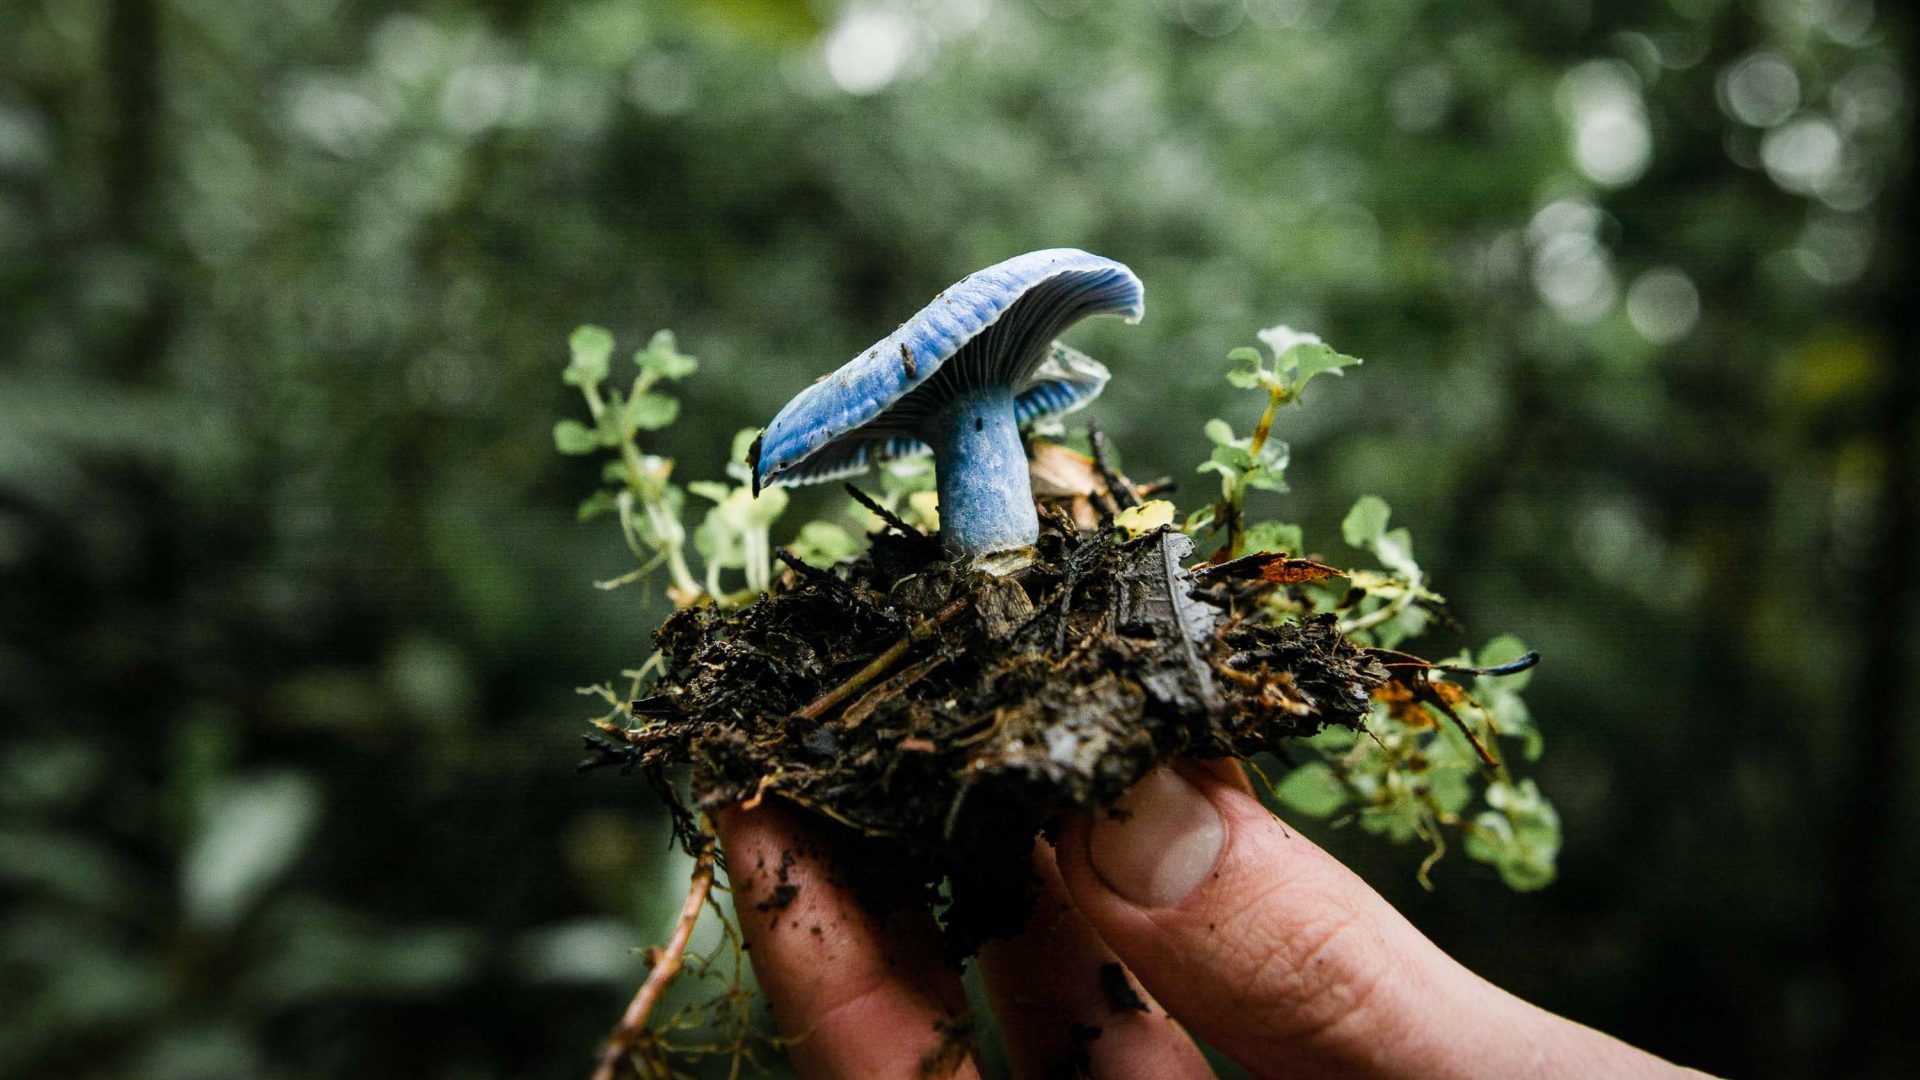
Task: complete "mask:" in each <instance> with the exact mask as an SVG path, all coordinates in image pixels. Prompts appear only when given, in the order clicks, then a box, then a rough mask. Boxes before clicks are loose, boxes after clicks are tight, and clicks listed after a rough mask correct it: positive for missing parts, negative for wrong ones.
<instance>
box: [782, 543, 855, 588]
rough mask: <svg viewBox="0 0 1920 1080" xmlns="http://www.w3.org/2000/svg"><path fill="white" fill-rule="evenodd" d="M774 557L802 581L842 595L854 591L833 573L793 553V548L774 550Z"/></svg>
mask: <svg viewBox="0 0 1920 1080" xmlns="http://www.w3.org/2000/svg"><path fill="white" fill-rule="evenodd" d="M773 557H774V558H776V559H779V560H780V561H781V562H783V563H786V564H787V569H789V570H792V571H793V572H794V573H795V574H796V575H798V576H799V577H800V578H801V579H802V580H805V581H808V582H811V583H812V584H815V585H818V586H820V587H821V588H823V589H827V590H829V591H832V592H837V593H842V594H845V593H849V592H852V591H853V589H852V587H851V586H849V585H848V584H847V583H846V582H844V581H841V580H840V579H839V578H837V577H835V576H833V575H832V574H831V573H829V572H827V571H825V570H822V569H820V568H819V567H817V566H814V565H813V564H812V563H809V562H807V561H806V560H805V559H802V558H801V557H800V556H798V555H795V554H794V553H793V549H792V548H783V547H781V548H774V549H773Z"/></svg>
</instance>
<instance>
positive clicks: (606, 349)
mask: <svg viewBox="0 0 1920 1080" xmlns="http://www.w3.org/2000/svg"><path fill="white" fill-rule="evenodd" d="M567 349H568V350H569V351H570V352H571V353H572V354H573V355H572V359H571V360H569V361H568V363H567V370H566V373H565V374H563V375H562V376H561V378H562V379H564V380H566V382H567V385H569V386H598V385H599V384H600V382H601V380H603V379H605V378H606V377H607V367H608V362H609V360H610V359H611V358H612V356H613V335H612V334H611V333H609V332H608V331H607V330H605V329H603V328H601V327H598V326H582V327H579V328H577V329H575V330H574V332H573V333H572V334H571V335H570V336H568V338H567Z"/></svg>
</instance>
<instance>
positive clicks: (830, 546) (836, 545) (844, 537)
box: [792, 521, 861, 569]
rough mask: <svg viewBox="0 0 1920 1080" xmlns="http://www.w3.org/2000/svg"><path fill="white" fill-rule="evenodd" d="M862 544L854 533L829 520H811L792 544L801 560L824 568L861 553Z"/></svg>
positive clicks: (801, 528) (803, 526)
mask: <svg viewBox="0 0 1920 1080" xmlns="http://www.w3.org/2000/svg"><path fill="white" fill-rule="evenodd" d="M860 546H861V545H860V541H859V540H857V539H855V538H854V536H853V534H852V533H850V532H848V531H847V530H845V529H843V528H841V527H840V526H838V525H835V524H833V523H832V522H828V521H809V522H807V523H806V524H805V525H802V526H800V535H799V536H798V537H796V538H795V539H794V541H793V544H792V547H793V553H794V554H796V555H798V556H800V559H801V561H803V562H805V563H806V564H807V565H809V566H818V567H821V568H823V569H824V568H825V567H829V566H832V565H833V564H834V563H839V562H845V561H847V560H848V559H851V558H853V557H854V556H855V555H858V554H860Z"/></svg>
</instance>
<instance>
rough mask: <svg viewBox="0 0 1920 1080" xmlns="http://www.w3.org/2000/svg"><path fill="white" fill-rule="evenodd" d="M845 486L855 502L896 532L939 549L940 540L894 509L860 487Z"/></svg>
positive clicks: (936, 549)
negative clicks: (902, 517)
mask: <svg viewBox="0 0 1920 1080" xmlns="http://www.w3.org/2000/svg"><path fill="white" fill-rule="evenodd" d="M845 487H846V489H847V494H849V495H851V496H853V501H854V502H857V503H859V504H860V505H861V506H864V507H866V508H867V509H868V511H870V512H871V513H872V514H873V516H874V517H877V518H879V519H880V520H881V521H884V522H886V523H887V527H888V528H890V529H892V530H893V531H894V532H897V533H899V534H900V535H901V536H904V537H906V538H907V539H909V540H914V541H918V542H919V543H921V544H923V545H926V546H928V547H930V548H932V549H933V550H935V551H938V550H939V549H940V542H939V541H937V540H935V539H934V538H933V537H931V536H928V535H927V534H926V533H923V532H921V531H920V530H919V529H916V528H914V527H913V526H911V525H909V524H907V523H906V522H905V521H902V520H901V518H900V515H898V514H896V513H894V512H893V511H891V510H889V509H887V508H886V507H884V506H881V505H880V504H879V503H877V502H875V501H873V496H871V495H869V494H867V493H866V492H864V491H861V490H860V489H859V488H857V487H854V486H853V485H852V484H847V485H845Z"/></svg>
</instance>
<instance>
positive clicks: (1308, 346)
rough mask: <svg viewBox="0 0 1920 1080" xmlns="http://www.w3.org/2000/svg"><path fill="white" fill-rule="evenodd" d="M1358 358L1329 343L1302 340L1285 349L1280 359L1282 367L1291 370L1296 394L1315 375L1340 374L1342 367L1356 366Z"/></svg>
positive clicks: (1358, 361)
mask: <svg viewBox="0 0 1920 1080" xmlns="http://www.w3.org/2000/svg"><path fill="white" fill-rule="evenodd" d="M1359 363H1360V360H1359V358H1357V357H1352V356H1347V355H1346V354H1344V353H1340V352H1336V351H1334V349H1333V347H1332V346H1331V345H1322V344H1320V343H1319V342H1317V341H1316V342H1302V343H1300V344H1298V345H1295V346H1294V347H1293V348H1291V349H1288V350H1287V355H1286V356H1284V357H1282V358H1281V360H1280V366H1281V368H1283V369H1286V370H1290V371H1292V372H1293V386H1292V389H1293V392H1294V393H1295V394H1298V393H1299V392H1300V391H1301V390H1303V389H1305V388H1306V385H1307V384H1308V383H1309V382H1312V381H1313V378H1314V376H1316V375H1326V374H1333V375H1340V374H1343V372H1342V370H1341V369H1342V368H1350V367H1356V366H1358V365H1359Z"/></svg>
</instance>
